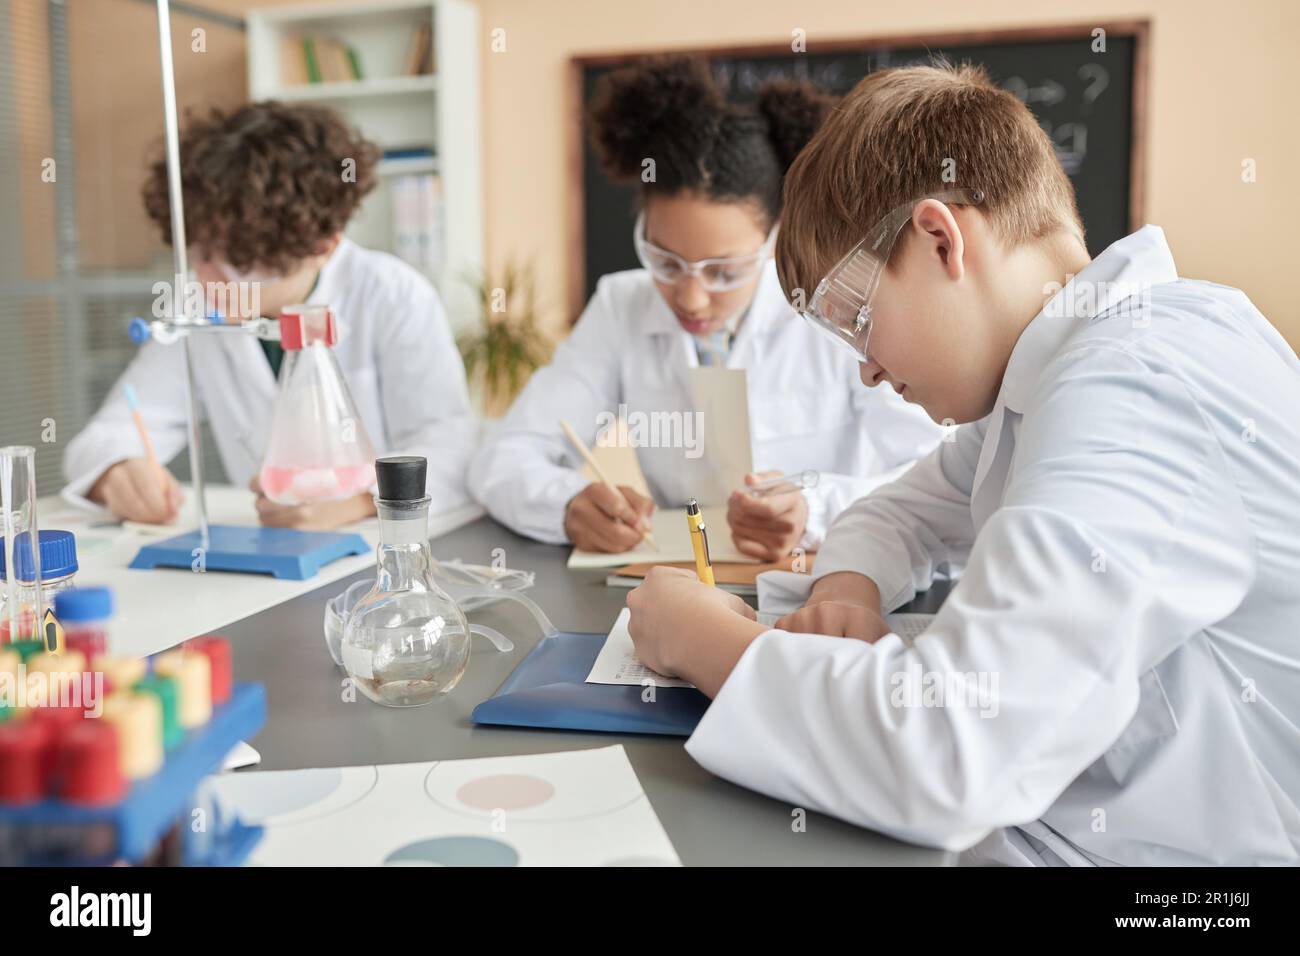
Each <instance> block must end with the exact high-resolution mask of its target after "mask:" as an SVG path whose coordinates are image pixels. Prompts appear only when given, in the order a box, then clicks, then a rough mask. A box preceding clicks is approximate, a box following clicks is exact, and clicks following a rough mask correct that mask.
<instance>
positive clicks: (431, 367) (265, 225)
mask: <svg viewBox="0 0 1300 956" xmlns="http://www.w3.org/2000/svg"><path fill="white" fill-rule="evenodd" d="M180 154H181V189H182V193H183V196H184V203H185V235H186V239H187V243H188V245H189V262H190V265H191V268H192V269H193V270H194V273H195V275H196V277H197V279H198V280H199V282H200V283H202V284H203V287H204V289H205V290H209V289H223V288H229V286H230V284H231V283H234V284H236V285H237V286H238V288H239V289H240V290H241V294H239V295H238V296H228V297H227V299H223V301H222V303H221V304H222V306H224V307H223V308H222V309H221V310H220V311H221V312H222V314H223V315H225V316H226V317H227V318H228V319H229V320H239V319H246V318H252V317H255V315H251V314H240V313H241V311H247V310H248V308H249V307H250V306H256V307H257V308H258V313H259V314H261V315H265V316H269V317H276V316H278V315H279V312H280V309H281V308H282V307H283V306H286V305H291V304H294V303H299V302H306V303H313V304H323V305H329V306H330V308H331V309H332V310H333V311H334V313H335V316H336V319H337V324H338V329H339V340H338V343H337V345H336V346H335V354H336V356H337V358H338V360H339V364H340V365H341V367H342V369H343V373H344V376H345V378H346V380H347V384H348V387H349V389H350V390H351V392H352V396H353V399H354V400H355V402H356V406H357V410H358V413H359V415H360V417H361V419H362V424H363V425H364V427H365V429H366V431H367V433H368V434H369V435H370V437H371V439H372V441H373V443H374V446H375V451H376V453H377V454H379V455H393V454H418V455H423V456H425V457H427V458H428V460H429V492H430V494H431V495H432V496H433V499H434V501H433V507H434V509H435V510H446V509H449V508H452V507H455V506H457V505H460V504H463V503H464V502H465V501H466V500H467V495H466V491H465V487H464V473H465V468H466V465H467V463H468V459H469V456H470V455H471V454H472V452H473V446H474V443H475V440H476V437H477V434H476V432H477V426H476V423H475V420H474V418H473V416H472V414H471V409H470V403H469V395H468V390H467V388H466V383H465V370H464V367H463V365H462V363H461V360H460V356H459V354H458V353H457V351H456V348H455V344H454V342H453V339H452V334H451V330H450V328H449V326H448V323H447V319H446V316H445V314H444V312H443V308H442V304H441V302H440V301H439V299H438V295H437V293H436V292H435V291H434V289H433V286H432V285H430V283H429V282H428V280H427V279H425V278H424V276H422V275H421V274H420V273H419V272H417V271H416V270H415V269H413V268H412V267H410V266H408V265H407V264H406V263H404V262H402V261H401V260H399V259H397V258H396V257H394V256H391V255H389V254H388V253H385V252H378V251H374V250H370V249H365V248H362V247H361V246H359V245H357V244H356V243H354V242H352V241H350V240H349V239H347V238H345V237H344V235H343V230H344V229H345V227H346V226H347V224H348V222H349V221H350V220H351V219H352V217H353V215H354V214H355V213H356V211H357V208H358V207H359V205H360V204H361V201H362V199H363V197H365V195H366V194H367V193H369V192H370V191H371V190H372V189H373V188H374V186H375V182H376V173H375V166H376V163H377V161H378V158H379V152H378V149H377V148H376V147H375V146H374V145H373V144H372V143H369V142H367V141H366V140H365V139H363V138H361V137H360V136H359V135H358V134H357V133H356V132H355V131H354V130H352V129H350V128H349V127H348V126H347V125H346V124H345V123H344V122H343V121H342V120H341V119H340V118H339V117H338V115H337V114H335V113H334V112H333V111H331V110H328V109H324V108H321V107H315V106H291V105H285V104H282V103H277V102H265V103H253V104H248V105H245V106H242V107H240V108H238V109H236V110H234V111H233V112H229V113H222V112H220V111H213V112H212V113H211V115H210V116H208V117H207V118H206V119H200V120H195V121H192V122H190V123H189V125H188V126H187V128H186V129H185V130H184V132H183V133H182V136H181V142H180ZM143 193H144V206H145V209H146V211H147V212H148V214H149V217H150V219H152V220H153V222H154V223H155V224H156V225H157V226H158V228H159V231H160V232H161V234H162V238H163V240H164V241H165V242H168V243H170V242H171V241H172V227H171V218H170V217H171V211H170V205H169V202H168V193H167V169H166V165H165V163H164V162H162V161H161V160H160V161H158V162H156V163H154V165H153V166H152V168H151V169H150V172H149V175H148V178H147V180H146V182H145V185H144V190H143ZM245 289H251V291H252V292H253V293H254V294H251V295H244V294H242V291H243V290H245ZM189 341H190V349H191V352H192V355H193V364H194V377H195V387H196V389H197V392H198V399H199V403H200V406H201V410H202V414H203V415H204V417H205V418H206V419H207V421H208V422H209V424H210V426H211V429H212V433H213V437H214V439H215V441H216V445H217V449H218V452H219V454H220V456H221V460H222V464H223V465H224V466H225V471H226V474H227V476H228V477H229V479H230V480H231V481H232V482H233V483H235V484H238V485H245V484H249V483H250V481H251V482H252V483H253V487H254V490H257V491H259V495H258V500H257V508H258V513H259V516H260V518H261V520H262V522H263V523H264V524H267V525H275V526H282V527H294V528H303V529H330V528H335V527H338V526H340V525H343V524H347V523H349V522H352V521H356V520H358V519H360V518H363V517H366V516H367V515H370V514H373V513H374V504H373V501H372V500H371V496H370V495H369V494H368V493H360V494H357V495H355V496H353V497H351V498H346V499H343V500H339V501H329V502H320V503H312V504H304V505H296V506H286V505H281V504H277V503H275V502H272V501H270V500H269V499H268V498H267V497H266V496H265V495H263V494H261V493H260V489H258V488H257V486H256V481H255V479H254V476H255V475H256V474H257V472H258V468H259V465H260V460H259V458H260V454H261V452H262V450H263V449H264V446H265V441H266V437H267V434H268V433H269V430H270V422H271V412H272V407H273V405H274V402H275V395H276V378H277V375H278V373H279V368H280V364H281V361H282V359H283V352H282V350H281V348H280V346H279V345H278V343H271V342H264V341H261V340H258V339H254V338H253V337H251V336H246V335H197V336H193V337H191V339H190V340H189ZM123 384H129V385H131V386H132V387H133V388H134V390H135V392H136V394H137V395H138V400H139V406H140V409H141V412H142V414H143V416H144V419H145V423H146V425H147V427H148V430H149V432H150V435H151V436H152V439H153V442H154V444H155V446H156V450H157V454H158V457H159V459H160V460H161V461H163V462H166V461H168V460H170V459H171V458H172V457H173V456H175V455H176V454H177V453H178V452H179V451H180V450H181V449H182V448H183V447H184V446H185V443H186V415H185V408H186V402H185V356H184V353H183V351H182V350H181V349H179V348H175V347H172V346H166V345H161V344H159V343H157V342H154V341H150V342H148V343H146V344H145V345H144V346H143V348H141V350H140V353H139V355H137V356H136V358H135V359H134V361H132V362H131V364H130V365H129V366H128V368H127V369H126V371H125V372H124V373H123V375H122V377H121V379H119V381H118V383H117V384H116V385H115V386H114V387H113V389H112V390H111V391H110V393H109V395H108V397H107V398H106V399H105V401H104V404H103V406H102V407H101V408H100V410H99V411H98V413H97V414H96V415H95V416H94V417H93V418H92V419H91V421H90V422H89V423H88V424H87V426H86V427H85V429H83V430H82V432H81V433H80V434H79V435H77V437H76V438H75V439H74V440H73V441H72V442H71V444H70V445H69V446H68V449H67V453H66V454H65V456H64V472H65V476H66V478H67V479H68V481H69V484H68V486H67V488H66V489H65V491H64V495H65V497H68V498H70V499H72V500H78V501H85V500H88V501H89V502H91V503H92V504H94V505H97V506H102V507H103V508H106V509H107V510H108V511H110V512H111V513H112V514H113V515H114V516H116V517H118V518H123V519H129V520H133V521H144V522H152V523H167V522H171V521H172V520H174V519H175V517H176V515H177V510H178V507H179V504H180V500H181V498H180V491H179V487H178V486H177V484H176V481H175V479H174V478H172V477H171V475H170V474H166V475H165V478H164V481H165V486H164V484H163V483H161V482H160V481H159V479H158V475H157V473H156V472H155V471H154V470H153V469H151V468H150V467H149V465H148V462H147V461H146V459H145V458H144V457H143V455H142V449H141V447H140V440H139V437H138V435H137V433H136V430H135V427H134V425H133V423H132V419H131V414H130V410H129V408H128V407H127V402H126V399H125V397H124V395H123V388H122V386H123Z"/></svg>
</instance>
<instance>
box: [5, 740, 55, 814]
mask: <svg viewBox="0 0 1300 956" xmlns="http://www.w3.org/2000/svg"><path fill="white" fill-rule="evenodd" d="M53 737H54V732H53V729H52V728H51V727H50V726H49V725H48V724H45V723H40V722H37V721H33V720H10V721H6V722H5V723H3V724H0V804H9V805H22V804H27V803H36V802H37V801H39V800H40V799H41V798H43V797H44V796H45V778H46V774H47V771H48V768H49V749H50V742H51V740H52V739H53Z"/></svg>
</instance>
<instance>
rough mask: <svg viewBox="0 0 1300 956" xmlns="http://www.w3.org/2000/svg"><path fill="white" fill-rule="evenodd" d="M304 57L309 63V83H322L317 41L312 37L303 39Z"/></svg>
mask: <svg viewBox="0 0 1300 956" xmlns="http://www.w3.org/2000/svg"><path fill="white" fill-rule="evenodd" d="M302 55H303V59H305V60H306V61H307V82H309V83H319V82H320V63H318V62H317V61H316V41H315V40H313V39H312V38H311V37H303V38H302Z"/></svg>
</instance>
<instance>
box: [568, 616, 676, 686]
mask: <svg viewBox="0 0 1300 956" xmlns="http://www.w3.org/2000/svg"><path fill="white" fill-rule="evenodd" d="M631 617H632V612H631V611H629V610H628V609H627V608H623V611H622V613H620V614H619V616H618V620H617V621H615V622H614V626H613V627H612V628H610V631H609V637H607V638H605V643H604V645H603V646H602V647H601V649H600V653H599V654H597V655H596V663H594V664H593V665H592V666H591V673H590V674H588V675H587V681H586V682H587V683H588V684H635V685H637V686H654V687H694V686H695V685H694V684H692V683H691V682H690V681H685V680H682V679H681V678H679V677H665V676H664V675H663V674H660V673H659V672H658V671H653V670H651V669H650V668H648V667H646V666H645V665H644V664H642V663H641V662H640V661H639V660H637V656H636V651H635V650H634V649H633V647H632V635H631V634H629V633H628V630H627V622H628V620H629V619H630V618H631Z"/></svg>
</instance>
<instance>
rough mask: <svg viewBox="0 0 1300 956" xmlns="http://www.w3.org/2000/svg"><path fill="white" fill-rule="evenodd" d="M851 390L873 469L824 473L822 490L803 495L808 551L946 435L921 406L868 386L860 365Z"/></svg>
mask: <svg viewBox="0 0 1300 956" xmlns="http://www.w3.org/2000/svg"><path fill="white" fill-rule="evenodd" d="M847 387H848V388H849V389H850V390H851V394H852V396H853V402H852V404H853V414H854V416H855V417H856V419H857V421H858V423H859V425H860V427H861V435H860V438H859V440H860V441H861V442H863V443H864V444H865V446H866V448H865V454H863V455H862V456H861V458H862V459H863V460H864V461H865V462H867V463H868V470H866V471H865V472H864V473H862V474H853V475H841V474H828V473H825V472H823V473H822V475H821V477H820V479H819V480H818V482H817V486H816V487H815V488H811V489H809V490H808V491H806V492H805V493H804V497H805V498H806V499H807V501H808V520H807V523H806V525H805V527H804V537H803V540H802V541H801V542H800V546H801V547H803V548H804V549H805V550H808V551H813V550H816V549H818V548H819V547H820V546H821V544H822V543H823V542H824V541H825V538H826V532H827V530H828V529H829V528H830V526H831V525H832V524H833V523H834V522H835V519H836V518H838V517H839V516H840V515H841V514H842V513H843V512H844V511H845V510H846V509H847V508H848V507H849V506H850V505H851V504H852V503H853V502H855V501H857V500H858V499H859V498H864V497H866V496H867V495H868V494H870V493H871V492H873V491H875V490H876V489H877V488H879V487H881V486H882V485H887V484H889V483H890V482H892V481H894V480H896V479H898V478H900V477H902V475H903V473H904V472H906V471H907V470H908V469H909V468H911V467H912V465H913V464H915V463H916V461H917V459H919V458H922V457H924V456H925V455H927V454H929V453H930V452H931V451H933V450H934V448H935V447H936V446H937V445H938V444H939V441H940V439H941V438H942V437H943V435H944V434H945V429H943V428H942V427H941V426H939V425H936V424H935V423H934V422H933V421H931V419H930V416H929V415H927V414H926V413H925V410H924V409H923V408H921V406H919V405H911V404H908V403H907V402H905V401H904V400H903V399H902V398H901V397H900V396H899V395H897V394H896V393H895V392H893V391H892V390H891V389H890V388H888V387H887V386H883V385H882V386H877V387H875V388H867V387H866V386H865V385H863V384H862V381H861V379H860V378H859V376H858V367H857V365H856V364H855V365H854V366H853V368H852V377H851V381H849V383H848V386H847Z"/></svg>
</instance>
